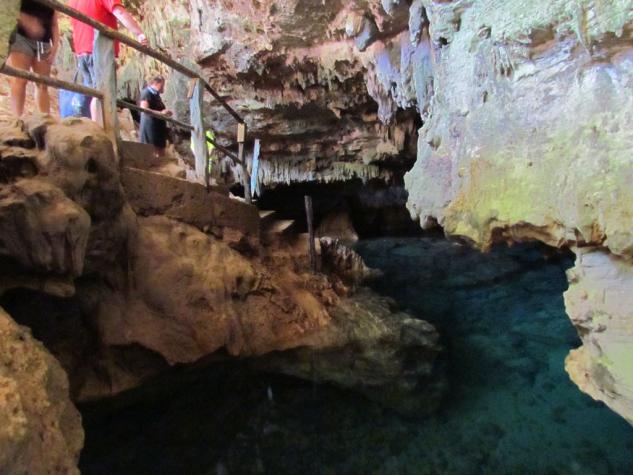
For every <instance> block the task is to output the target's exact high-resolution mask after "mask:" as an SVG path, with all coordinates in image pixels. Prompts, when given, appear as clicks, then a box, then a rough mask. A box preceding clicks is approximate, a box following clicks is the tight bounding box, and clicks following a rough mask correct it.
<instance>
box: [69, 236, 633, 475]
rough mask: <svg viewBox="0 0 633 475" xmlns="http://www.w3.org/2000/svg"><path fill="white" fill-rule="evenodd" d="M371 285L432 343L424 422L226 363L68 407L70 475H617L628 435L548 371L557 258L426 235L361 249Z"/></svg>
mask: <svg viewBox="0 0 633 475" xmlns="http://www.w3.org/2000/svg"><path fill="white" fill-rule="evenodd" d="M357 250H358V252H359V253H360V254H361V255H362V256H363V257H364V258H365V260H366V262H367V263H368V264H369V265H370V266H371V267H374V268H378V269H381V270H382V271H383V276H382V277H381V278H379V279H377V280H376V281H374V282H373V283H372V284H371V285H372V287H373V288H374V289H375V290H376V292H378V293H381V294H383V295H387V296H390V297H392V298H393V299H394V300H396V301H397V302H398V304H399V306H401V307H402V308H403V309H404V310H407V311H408V312H410V313H411V314H413V315H414V316H416V317H419V318H423V319H426V320H428V321H430V322H432V323H433V324H435V325H436V326H437V328H438V329H439V330H440V331H441V333H442V335H443V343H444V345H445V347H446V361H445V364H446V366H447V368H448V378H449V391H448V394H447V398H446V401H445V402H444V404H443V406H442V408H441V410H440V412H439V413H438V414H437V415H435V416H433V417H431V418H420V419H411V418H404V417H402V416H400V415H398V414H396V413H394V412H392V411H389V410H386V409H384V408H382V407H380V406H379V405H377V404H375V403H372V402H370V401H368V400H366V399H364V398H363V397H361V396H359V395H357V394H354V393H349V392H345V391H340V390H337V389H336V388H332V387H327V386H319V387H317V386H314V385H312V384H310V383H306V382H302V381H298V380H295V379H292V378H287V377H281V376H275V375H267V374H262V373H257V372H254V371H252V370H251V369H249V368H248V366H246V365H244V364H241V363H237V362H234V363H230V364H221V365H215V366H212V367H209V368H205V369H180V370H178V371H176V372H175V373H174V374H172V375H169V377H168V378H167V379H163V380H162V381H161V380H160V379H159V380H158V381H157V382H155V383H154V385H152V386H150V388H149V389H148V388H144V389H141V390H139V391H136V392H132V393H131V394H128V395H126V396H124V397H123V398H119V399H115V400H112V401H108V402H104V403H99V404H93V405H86V406H84V407H82V408H81V410H82V414H83V416H84V424H85V427H86V434H87V438H86V448H85V449H84V452H83V454H82V459H81V464H80V468H81V469H82V471H83V473H84V474H114V473H116V474H135V475H140V474H145V473H147V474H180V473H183V474H185V473H186V474H453V473H455V474H458V473H459V474H622V475H625V474H631V473H633V427H631V426H629V425H628V424H627V423H626V422H625V421H624V420H623V419H621V418H620V417H618V416H616V415H615V414H613V413H612V412H611V411H610V410H608V409H607V408H606V407H605V406H604V405H602V404H601V403H597V402H594V401H593V400H592V399H591V398H589V397H587V396H585V395H584V394H582V393H581V392H580V391H579V390H578V389H577V388H576V387H575V386H574V385H573V383H572V382H571V381H570V380H569V378H568V376H567V374H566V373H565V371H564V359H565V356H566V355H567V353H568V351H569V350H570V349H571V348H574V347H577V346H578V345H579V344H580V342H579V340H578V338H577V335H576V332H575V330H574V328H573V327H572V325H571V323H570V321H569V319H568V318H567V316H566V314H565V310H564V305H563V299H562V294H563V292H564V291H565V289H566V288H567V281H566V278H565V270H566V269H567V268H569V267H571V265H572V263H573V261H572V259H571V257H570V256H569V255H567V254H561V253H557V252H555V251H552V250H549V249H547V248H543V247H539V246H520V247H514V248H510V249H507V248H504V249H497V250H494V251H493V252H492V253H489V254H480V253H478V252H476V251H473V250H471V249H468V248H466V247H463V246H459V245H457V244H454V243H451V242H448V241H446V240H444V239H442V238H439V237H420V238H406V239H399V238H390V239H375V240H368V241H363V242H361V243H359V244H358V246H357Z"/></svg>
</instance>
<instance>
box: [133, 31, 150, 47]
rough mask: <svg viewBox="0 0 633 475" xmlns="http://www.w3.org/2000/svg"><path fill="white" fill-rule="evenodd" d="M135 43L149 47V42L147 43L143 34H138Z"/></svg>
mask: <svg viewBox="0 0 633 475" xmlns="http://www.w3.org/2000/svg"><path fill="white" fill-rule="evenodd" d="M136 41H138V42H139V43H141V44H142V45H143V46H149V41H147V37H146V36H145V34H143V33H139V34H138V36H137V37H136Z"/></svg>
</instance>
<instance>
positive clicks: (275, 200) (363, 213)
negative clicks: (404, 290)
mask: <svg viewBox="0 0 633 475" xmlns="http://www.w3.org/2000/svg"><path fill="white" fill-rule="evenodd" d="M306 195H308V196H311V197H312V201H313V206H314V219H315V226H316V227H317V228H318V227H319V225H320V224H321V223H323V222H324V221H325V220H328V219H331V218H335V217H336V216H337V215H338V216H339V218H340V216H341V215H345V216H347V217H348V218H349V225H351V227H352V228H353V230H354V232H355V233H356V234H357V235H358V236H359V237H360V238H361V239H363V238H371V237H378V236H415V235H419V234H420V233H421V231H420V226H419V225H418V224H417V223H416V222H414V221H413V220H412V219H411V216H410V214H409V212H408V211H407V209H406V201H407V197H408V193H407V191H406V190H405V189H404V185H403V183H400V182H395V183H392V184H385V183H384V182H383V181H381V180H370V181H369V182H367V183H363V182H362V180H360V179H358V180H353V181H349V182H334V183H325V184H324V183H297V184H290V185H280V186H277V187H274V188H270V189H267V190H265V191H264V192H263V193H262V196H261V197H260V198H259V200H258V207H259V209H263V210H268V209H270V210H275V211H276V213H277V216H278V217H280V218H283V219H292V220H295V221H296V223H297V230H298V231H299V232H306V230H307V224H306V214H305V206H304V196H306ZM324 232H325V233H327V231H324Z"/></svg>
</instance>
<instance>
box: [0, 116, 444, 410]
mask: <svg viewBox="0 0 633 475" xmlns="http://www.w3.org/2000/svg"><path fill="white" fill-rule="evenodd" d="M121 168H122V169H123V172H124V173H126V172H129V170H128V169H126V168H125V161H123V162H121V161H120V160H119V159H118V157H117V156H116V155H115V153H114V151H113V147H112V143H111V142H110V141H109V139H108V137H107V136H106V135H105V133H104V132H103V130H102V129H100V128H99V127H98V126H97V125H95V124H94V123H93V122H91V121H89V120H87V119H67V120H64V121H62V122H57V121H55V120H53V119H51V118H50V117H33V118H29V119H27V120H24V121H22V120H18V121H16V120H9V121H4V122H2V121H0V303H1V304H2V305H3V306H4V307H5V308H7V309H8V310H9V311H10V312H11V314H12V315H13V316H14V318H15V319H16V321H18V322H19V323H22V324H25V325H27V326H28V327H30V328H31V329H32V330H33V332H34V335H35V336H36V337H37V338H38V339H40V340H41V341H43V342H44V343H45V344H46V345H47V347H48V348H49V349H50V351H51V353H53V355H54V356H56V357H57V358H58V359H59V361H60V362H61V364H62V365H63V367H64V369H65V370H66V371H68V374H69V378H70V383H71V386H70V391H71V395H72V397H73V398H74V399H75V400H89V399H96V398H102V397H105V396H110V395H113V394H117V393H120V392H122V391H124V390H127V389H130V388H133V387H135V386H137V385H139V384H141V383H142V382H143V381H144V380H146V379H147V378H148V377H150V376H152V375H155V374H156V373H158V372H160V371H165V370H167V369H169V367H171V366H174V365H177V364H193V363H200V362H204V361H205V360H207V359H212V358H214V357H217V356H218V354H219V353H222V354H223V355H224V357H226V355H228V356H230V357H253V358H255V357H259V356H261V355H263V354H267V353H271V352H283V351H286V350H290V349H294V348H297V347H303V348H309V350H306V351H310V350H324V351H328V353H329V354H330V355H334V357H336V353H337V352H341V353H343V352H345V353H347V352H349V350H348V348H354V347H357V346H358V345H359V344H360V343H361V342H363V343H364V344H367V343H370V342H372V341H383V340H384V341H389V342H390V346H389V349H388V350H385V351H384V353H385V355H381V354H380V351H379V349H376V352H375V353H373V349H372V346H371V345H367V347H366V348H365V349H364V350H363V358H365V359H368V358H371V357H374V358H376V360H377V361H384V360H385V359H387V360H389V361H388V362H387V363H385V364H383V365H382V366H381V367H380V368H377V369H375V372H376V373H377V374H378V375H379V377H378V379H380V381H381V383H382V384H383V385H386V386H389V384H390V383H391V382H394V378H395V379H402V381H403V384H402V385H400V386H399V393H398V398H397V400H398V401H403V403H404V402H405V401H407V396H408V397H410V398H412V399H413V400H416V399H417V394H418V391H422V392H424V388H425V387H429V388H431V385H432V386H433V390H432V391H430V393H431V392H432V395H431V394H429V398H428V399H426V400H425V401H427V402H420V404H419V405H418V406H416V407H418V408H420V407H421V406H423V407H424V408H425V410H433V409H434V408H435V407H436V406H437V403H438V400H439V397H440V396H441V394H442V391H441V389H442V388H443V387H444V385H443V384H442V381H443V374H442V372H441V371H436V368H435V364H434V362H435V358H436V355H437V354H438V353H439V352H440V350H441V348H440V346H439V345H438V344H437V334H436V333H435V330H434V329H433V327H432V326H430V325H429V324H426V323H424V324H423V325H422V326H421V327H420V328H418V330H420V332H421V333H420V335H417V336H415V335H413V336H411V337H410V338H409V337H407V336H406V335H404V334H403V333H402V332H405V333H406V332H408V331H409V330H411V331H414V330H416V328H417V327H416V325H415V324H414V323H411V322H409V320H410V317H409V316H407V315H406V314H403V313H395V312H392V311H391V310H390V309H389V308H388V307H387V306H385V305H383V306H382V307H381V308H382V310H383V312H382V313H381V314H380V315H375V314H373V313H372V312H371V311H370V309H364V307H363V306H362V303H361V304H359V303H357V304H354V305H356V306H355V307H353V306H352V304H350V303H347V302H346V300H345V297H348V295H349V294H350V293H351V291H352V290H353V289H352V284H350V285H345V284H344V283H343V282H342V281H341V280H340V278H339V277H337V276H336V275H335V274H334V273H333V275H332V276H331V277H327V276H324V275H313V274H311V273H310V272H309V271H308V269H309V266H308V258H307V242H304V241H302V240H301V236H296V242H295V243H293V242H292V240H289V241H288V242H287V244H286V246H284V245H283V239H282V238H281V237H280V238H279V241H278V242H277V241H275V242H274V243H267V245H266V246H260V243H259V235H260V233H259V229H257V232H255V233H254V234H253V235H252V236H251V238H252V239H250V240H248V242H244V243H238V244H239V245H236V244H235V243H234V242H233V237H234V236H233V234H235V233H228V232H227V233H225V232H219V231H218V230H217V229H212V228H215V227H222V223H224V225H225V227H227V228H228V227H230V223H227V222H226V221H218V220H215V221H214V218H213V217H212V218H209V216H208V214H205V213H207V210H206V209H202V210H200V213H199V215H198V214H196V210H197V209H198V208H197V207H191V208H190V209H189V211H188V212H187V213H184V215H179V216H180V218H179V219H181V221H179V220H177V219H176V218H177V217H174V218H170V217H168V216H167V215H161V212H160V210H158V209H156V210H154V212H152V213H148V214H149V215H150V216H149V217H143V216H137V215H136V214H135V212H134V211H133V209H132V208H131V206H130V204H129V202H128V196H127V194H126V191H125V190H124V189H123V188H122V186H121V174H120V169H121ZM143 180H146V182H143ZM161 180H162V181H161V182H160V183H161V186H160V187H159V188H162V189H156V190H154V193H155V195H156V197H157V201H156V200H154V202H155V203H159V202H161V200H162V202H169V201H171V202H172V203H171V204H173V205H174V206H178V205H179V204H180V205H182V203H183V200H184V199H185V198H184V196H185V195H191V194H195V193H197V192H198V191H199V190H204V187H203V186H202V185H199V184H193V183H188V182H186V181H183V180H179V179H176V178H170V177H167V176H164V177H162V178H161ZM170 180H171V182H170ZM134 183H135V184H136V186H137V187H144V188H148V184H149V185H151V184H155V183H156V180H155V178H154V177H153V176H152V174H151V173H146V174H142V173H140V174H137V176H136V181H135V182H134ZM126 186H127V187H130V186H131V185H130V183H127V184H126ZM187 186H190V187H194V188H195V187H198V188H196V189H195V190H193V191H192V190H189V189H187ZM170 187H175V189H176V191H175V192H173V191H174V190H173V189H172V190H170V189H169V188H170ZM136 191H138V190H136ZM145 193H146V195H147V196H146V198H147V202H152V199H151V196H150V194H151V193H150V191H147V190H146V192H145ZM170 193H171V194H170ZM165 195H169V196H172V198H171V199H167V200H165ZM227 195H228V193H227ZM219 196H223V195H219ZM223 198H224V199H227V200H228V199H229V197H228V196H226V197H224V196H223ZM236 203H237V202H236ZM242 206H247V205H244V204H242ZM166 209H169V206H167V208H166ZM227 210H230V207H227ZM251 211H252V212H253V213H254V214H255V221H254V222H253V226H254V227H255V228H257V227H258V226H259V224H260V223H259V217H258V216H259V215H258V214H257V210H256V209H255V208H252V209H250V210H249V212H251ZM165 214H169V213H167V212H166V211H165ZM205 219H206V220H207V221H206V223H207V224H206V225H205ZM223 219H224V218H223ZM234 219H236V220H239V219H241V218H240V217H239V216H236V217H234ZM190 223H191V224H190ZM209 223H211V224H213V223H215V225H214V226H211V225H210V224H209ZM216 225H217V226H216ZM227 234H228V236H227ZM238 234H239V233H238ZM223 237H226V239H227V241H226V242H225V241H223V240H222V239H223ZM288 239H290V238H288ZM231 243H233V244H234V245H233V247H231ZM236 249H240V250H241V252H238V250H236ZM338 262H339V263H338V264H337V262H335V261H332V263H331V267H336V266H337V265H338V266H341V267H342V266H343V265H347V263H348V262H349V259H343V258H342V259H341V260H339V261H338ZM355 266H356V267H355V268H356V269H359V270H363V275H365V274H366V275H370V274H371V272H369V270H368V269H363V267H362V262H355ZM341 271H345V272H346V273H347V274H349V273H350V272H352V273H353V272H354V269H342V270H341ZM345 272H344V274H345ZM360 277H361V273H358V279H354V282H353V284H360V280H361V279H360ZM367 305H369V304H367ZM352 308H357V309H358V315H354V314H353V312H351V310H350V309H352ZM341 314H343V315H344V316H345V319H346V320H347V321H345V322H343V323H341V320H342V318H343V317H341V316H340V315H341ZM43 316H45V317H46V318H43ZM335 316H336V318H334V317H335ZM381 322H382V324H381ZM401 330H402V331H401ZM401 334H402V335H401ZM403 335H404V336H403ZM407 335H408V333H407ZM348 340H349V341H348ZM411 355H423V356H424V357H421V358H417V357H416V358H414V360H415V361H416V364H415V365H411V364H408V363H407V364H406V368H405V364H404V363H403V361H405V360H406V361H407V362H408V361H410V360H411V358H412V357H411ZM7 357H8V358H9V359H10V358H11V355H8V356H7ZM389 358H391V359H389ZM394 365H395V366H394ZM394 367H395V369H394ZM418 367H419V368H418ZM359 368H360V367H359ZM412 368H417V369H419V371H418V372H417V373H413V372H411V371H412ZM326 370H327V368H326ZM387 370H389V371H387ZM359 371H360V369H359ZM354 372H355V370H352V371H351V373H352V374H353V373H354ZM326 373H327V371H326ZM306 377H309V375H306ZM325 377H326V376H323V378H325ZM405 378H406V382H405ZM418 380H419V384H413V382H416V381H418ZM333 381H334V382H338V383H340V385H342V386H345V384H344V381H342V380H341V379H340V378H338V379H337V378H334V379H333ZM374 382H375V380H373V379H371V378H362V377H360V376H359V378H358V381H356V382H355V383H354V384H353V385H351V386H350V385H347V387H353V388H354V389H357V388H359V387H365V388H366V389H370V387H371V386H372V385H373V384H374ZM431 383H432V384H431ZM396 402H397V401H396ZM396 402H394V401H391V402H390V405H393V406H396V405H397V404H396ZM407 404H408V402H407Z"/></svg>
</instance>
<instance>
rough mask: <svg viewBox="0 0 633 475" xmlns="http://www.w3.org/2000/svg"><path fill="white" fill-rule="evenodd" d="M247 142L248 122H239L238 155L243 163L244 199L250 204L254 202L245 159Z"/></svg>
mask: <svg viewBox="0 0 633 475" xmlns="http://www.w3.org/2000/svg"><path fill="white" fill-rule="evenodd" d="M245 142H246V124H245V123H243V122H241V123H239V124H237V147H238V148H237V150H238V153H237V157H238V159H239V161H240V163H241V164H242V185H243V186H244V201H246V202H247V203H248V204H251V203H252V202H253V198H252V195H251V174H250V173H249V172H248V165H247V163H246V160H245V159H244V143H245Z"/></svg>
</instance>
